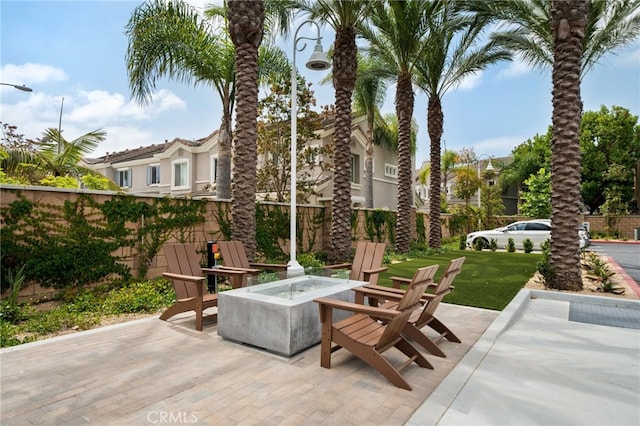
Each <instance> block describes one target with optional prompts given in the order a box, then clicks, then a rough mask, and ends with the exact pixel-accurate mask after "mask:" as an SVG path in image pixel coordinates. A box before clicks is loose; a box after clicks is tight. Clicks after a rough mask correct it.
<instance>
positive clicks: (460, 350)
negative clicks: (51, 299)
mask: <svg viewBox="0 0 640 426" xmlns="http://www.w3.org/2000/svg"><path fill="white" fill-rule="evenodd" d="M497 315H498V312H496V311H490V310H484V309H476V308H468V307H462V306H455V305H449V304H441V305H440V307H439V309H438V317H439V318H440V319H441V320H442V321H443V322H445V323H446V324H447V325H449V326H450V328H451V329H452V330H454V331H455V332H456V334H458V336H459V337H460V338H461V339H462V342H463V343H462V344H457V343H451V342H448V341H443V342H442V343H441V347H442V348H443V350H444V352H445V353H446V354H447V358H437V357H434V356H431V355H429V354H427V358H428V359H429V361H430V362H431V363H432V364H433V365H434V367H435V369H434V370H428V369H422V368H420V367H418V366H417V365H415V364H414V365H412V366H410V367H408V368H407V369H406V370H405V371H404V372H403V375H404V376H405V377H407V378H408V381H409V383H410V384H411V385H412V387H413V391H412V392H409V391H406V390H403V389H399V388H396V387H395V386H393V385H392V384H391V383H389V382H388V381H387V380H386V379H385V378H384V377H383V376H382V375H380V374H379V373H378V372H377V371H375V370H373V369H372V368H370V367H369V366H367V365H366V364H365V363H363V362H362V361H360V360H359V359H357V358H356V357H355V356H353V355H352V354H351V353H349V352H347V351H345V350H341V351H338V352H335V353H334V354H333V358H332V368H331V369H330V370H328V369H324V368H321V367H320V347H319V346H314V347H312V348H310V349H308V350H306V351H304V352H302V353H301V354H298V355H297V356H294V357H292V358H283V357H279V356H275V355H272V354H269V353H266V352H263V351H260V350H257V349H255V348H252V347H248V346H243V345H239V344H236V343H232V342H228V341H225V340H223V339H222V338H220V337H218V335H217V332H216V325H215V324H207V323H205V328H204V331H203V332H197V331H195V330H194V329H193V324H194V316H193V315H186V316H182V317H174V318H177V319H172V320H171V321H169V322H164V321H160V320H158V319H157V318H149V319H144V320H138V321H132V322H129V323H124V324H118V325H115V326H110V327H105V328H102V329H96V330H91V331H87V332H81V333H77V334H74V335H67V336H61V337H57V338H53V339H49V340H46V341H40V342H35V343H31V344H26V345H21V346H18V347H13V348H6V349H3V350H1V351H0V363H1V365H0V369H1V381H0V385H1V393H0V399H1V400H0V411H1V414H0V423H1V424H2V425H3V426H9V425H28V424H59V425H80V424H95V425H124V424H132V425H144V424H169V423H171V424H197V425H236V424H237V425H253V424H260V425H280V424H283V425H298V424H305V425H315V424H335V425H365V424H366V425H401V424H404V423H405V422H406V421H407V420H408V419H409V418H410V417H411V415H412V414H413V413H414V411H415V410H416V409H417V408H418V407H419V406H420V404H422V403H423V402H424V401H425V399H426V398H427V397H428V396H429V395H430V394H431V392H433V390H434V389H435V388H436V387H437V386H438V384H439V383H440V382H441V381H442V380H443V378H444V377H446V375H447V374H448V373H449V372H450V371H451V370H452V369H453V367H454V366H455V365H456V364H457V363H458V361H459V360H460V359H461V358H462V357H463V356H464V354H465V353H466V352H467V351H468V350H469V348H470V347H471V346H472V345H473V344H474V343H475V342H476V341H477V340H478V338H479V337H480V336H481V335H482V333H483V332H484V331H485V330H486V329H487V327H488V326H489V325H490V324H491V323H492V321H493V320H494V319H495V318H496V316H497ZM389 352H393V351H388V352H387V354H388V353H389ZM423 352H424V351H423ZM397 359H398V360H400V359H401V358H400V357H398V358H397Z"/></svg>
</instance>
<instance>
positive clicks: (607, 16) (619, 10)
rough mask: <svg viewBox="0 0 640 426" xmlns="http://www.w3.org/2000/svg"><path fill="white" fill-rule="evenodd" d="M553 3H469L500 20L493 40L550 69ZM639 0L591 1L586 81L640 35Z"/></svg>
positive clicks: (527, 0)
mask: <svg viewBox="0 0 640 426" xmlns="http://www.w3.org/2000/svg"><path fill="white" fill-rule="evenodd" d="M551 6H552V1H551V0H508V1H500V2H497V1H486V2H484V1H483V2H477V1H472V2H469V5H468V7H469V9H470V10H473V11H475V12H478V13H479V14H481V15H483V16H485V17H487V18H490V19H493V20H494V21H497V22H498V24H499V25H500V26H501V27H506V28H505V29H504V30H503V31H499V32H496V33H494V34H493V35H492V39H493V40H495V41H496V42H498V43H500V44H502V45H504V46H505V47H507V48H508V49H509V50H511V51H512V52H514V53H515V52H517V53H519V54H520V55H521V56H522V59H523V60H524V61H525V62H526V63H528V64H529V65H531V66H533V67H535V68H539V69H541V70H543V71H547V70H550V69H551V67H552V66H553V61H554V44H555V43H554V39H553V33H552V29H551ZM639 11H640V1H639V0H591V1H589V4H588V15H587V23H586V25H585V30H584V31H585V33H584V38H583V39H582V52H581V55H580V59H581V62H582V68H581V71H580V76H581V78H583V77H584V76H585V75H586V74H587V73H588V72H589V71H590V70H591V69H592V68H593V66H594V65H595V64H597V63H598V62H599V61H600V59H602V57H603V56H605V55H607V54H610V53H614V52H616V51H618V50H620V49H622V48H624V47H626V46H628V45H629V44H631V43H632V42H634V41H635V40H637V38H638V36H640V13H638V12H639Z"/></svg>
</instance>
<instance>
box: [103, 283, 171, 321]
mask: <svg viewBox="0 0 640 426" xmlns="http://www.w3.org/2000/svg"><path fill="white" fill-rule="evenodd" d="M174 300H175V293H174V291H173V287H172V286H171V283H170V282H169V281H167V280H165V279H157V280H147V281H141V282H132V283H131V284H129V285H128V286H126V287H124V288H122V289H119V290H112V291H111V292H109V294H108V295H107V298H106V300H105V301H104V303H103V304H102V309H103V311H104V312H105V313H106V314H115V315H117V314H124V313H135V312H154V311H157V310H158V309H160V308H163V307H165V306H167V305H170V304H171V303H172V302H173V301H174Z"/></svg>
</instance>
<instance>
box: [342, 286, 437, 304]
mask: <svg viewBox="0 0 640 426" xmlns="http://www.w3.org/2000/svg"><path fill="white" fill-rule="evenodd" d="M360 289H362V290H360ZM353 290H354V291H360V292H362V293H363V295H365V296H367V292H368V291H374V292H375V295H379V296H380V297H379V298H380V299H382V298H385V299H387V300H393V301H399V300H400V299H402V297H403V296H404V293H405V290H402V289H399V288H393V287H385V286H381V285H371V284H367V285H365V286H362V287H357V288H354V289H353ZM372 295H373V294H372ZM434 297H436V295H435V294H432V293H424V294H423V295H422V296H421V297H420V301H421V302H428V301H429V300H431V299H433V298H434Z"/></svg>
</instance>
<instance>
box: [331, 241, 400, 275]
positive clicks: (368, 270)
mask: <svg viewBox="0 0 640 426" xmlns="http://www.w3.org/2000/svg"><path fill="white" fill-rule="evenodd" d="M384 249H385V244H384V243H374V242H370V241H360V242H358V244H357V245H356V253H355V255H354V257H353V262H351V263H342V264H337V265H327V266H325V269H329V270H330V269H350V270H351V272H350V273H349V279H351V280H356V281H367V282H368V283H369V284H372V285H375V284H377V283H378V277H379V275H380V273H381V272H384V271H386V270H387V269H388V268H387V267H386V266H382V260H383V258H384Z"/></svg>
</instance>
